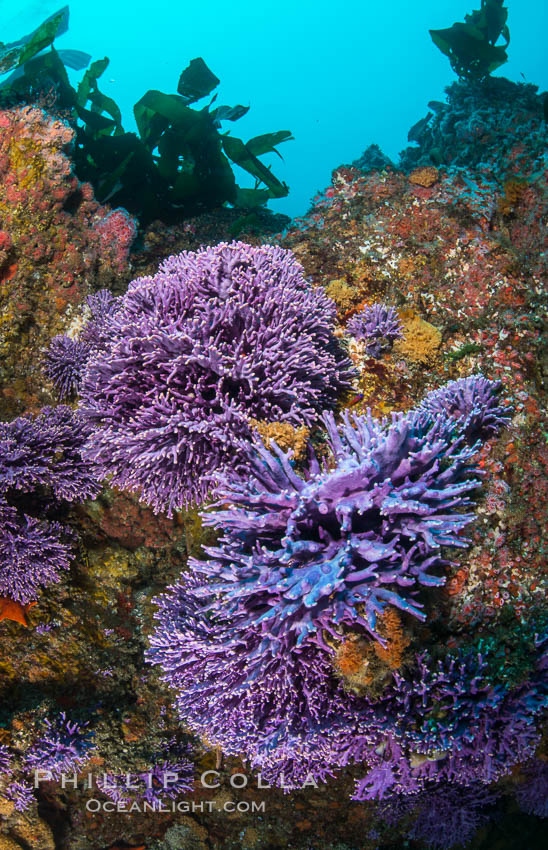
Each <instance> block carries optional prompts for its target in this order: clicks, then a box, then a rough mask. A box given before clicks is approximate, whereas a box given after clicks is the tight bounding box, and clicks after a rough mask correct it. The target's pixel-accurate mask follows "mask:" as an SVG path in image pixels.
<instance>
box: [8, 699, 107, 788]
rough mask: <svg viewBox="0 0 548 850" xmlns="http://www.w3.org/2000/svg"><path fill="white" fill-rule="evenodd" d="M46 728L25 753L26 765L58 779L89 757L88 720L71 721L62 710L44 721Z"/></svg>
mask: <svg viewBox="0 0 548 850" xmlns="http://www.w3.org/2000/svg"><path fill="white" fill-rule="evenodd" d="M44 726H45V730H44V731H43V732H42V734H41V735H40V736H39V738H38V739H37V740H36V741H35V742H34V744H33V745H32V746H31V747H30V748H29V750H28V751H27V753H26V754H25V769H26V770H30V771H38V770H40V771H44V772H46V773H49V774H51V777H52V778H54V779H59V778H60V777H61V776H62V774H63V773H73V772H75V771H77V770H79V768H80V767H81V766H82V765H83V764H84V762H85V761H87V759H88V758H89V755H90V751H91V749H92V747H93V743H92V734H91V732H90V731H88V729H87V723H84V724H83V725H79V724H78V723H73V722H72V721H71V720H69V718H68V717H67V716H66V714H65V712H62V713H61V714H59V715H58V716H57V717H56V718H55V719H54V720H49V719H46V720H45V721H44Z"/></svg>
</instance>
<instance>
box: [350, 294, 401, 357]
mask: <svg viewBox="0 0 548 850" xmlns="http://www.w3.org/2000/svg"><path fill="white" fill-rule="evenodd" d="M346 329H347V331H348V333H349V334H352V336H354V337H356V339H360V340H364V342H365V351H366V353H367V354H368V355H369V357H374V358H375V359H376V360H378V359H379V358H380V357H381V356H382V354H383V352H385V351H389V350H390V349H391V348H392V345H393V344H394V340H395V339H398V338H400V337H402V336H403V325H402V324H401V322H400V320H399V317H398V314H397V312H396V310H395V309H394V307H387V306H386V304H373V305H372V306H370V307H364V309H363V310H360V312H359V313H356V315H355V316H352V318H351V319H350V321H349V322H348V325H347V326H346Z"/></svg>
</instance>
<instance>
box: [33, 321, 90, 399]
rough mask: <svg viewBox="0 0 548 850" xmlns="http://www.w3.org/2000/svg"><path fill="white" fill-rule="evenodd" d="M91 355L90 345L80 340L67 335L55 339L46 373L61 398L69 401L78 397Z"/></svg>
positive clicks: (49, 352) (51, 345) (46, 365)
mask: <svg viewBox="0 0 548 850" xmlns="http://www.w3.org/2000/svg"><path fill="white" fill-rule="evenodd" d="M89 354H90V348H89V345H87V344H86V343H84V342H81V341H80V340H79V339H72V337H70V336H67V335H66V334H60V335H59V336H54V337H53V339H52V340H51V342H50V344H49V348H48V351H47V354H46V360H45V364H44V371H45V373H46V375H47V377H48V378H49V379H50V381H51V382H52V384H53V386H54V387H55V390H56V392H57V395H58V396H59V398H61V399H67V398H70V397H71V396H74V395H76V393H77V392H78V390H79V388H80V381H81V380H82V373H83V371H84V366H85V365H86V363H87V361H88V357H89Z"/></svg>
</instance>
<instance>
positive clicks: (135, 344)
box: [81, 242, 352, 513]
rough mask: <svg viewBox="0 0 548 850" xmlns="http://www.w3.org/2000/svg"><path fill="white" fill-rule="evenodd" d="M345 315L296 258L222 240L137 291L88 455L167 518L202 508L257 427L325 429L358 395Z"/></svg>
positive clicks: (98, 380) (124, 315)
mask: <svg viewBox="0 0 548 850" xmlns="http://www.w3.org/2000/svg"><path fill="white" fill-rule="evenodd" d="M334 316H335V306H334V304H333V303H332V302H331V301H330V300H329V299H328V298H327V296H326V295H325V294H324V293H323V291H322V290H321V289H313V288H312V287H311V286H310V285H309V284H308V283H307V282H306V280H305V279H304V277H303V272H302V268H301V266H300V265H299V264H298V263H297V262H296V261H295V259H294V257H293V256H292V254H291V253H290V252H289V251H285V250H283V249H281V248H277V247H272V246H261V247H253V246H251V245H247V244H245V243H242V242H233V243H231V244H227V243H221V244H219V245H217V246H215V247H213V248H204V249H201V250H200V251H198V252H183V253H182V254H179V255H178V256H174V257H170V258H168V259H167V260H165V261H164V263H163V264H162V265H161V266H160V269H159V271H158V273H157V274H156V275H155V276H154V277H144V278H140V279H138V280H136V281H134V282H133V283H132V284H130V286H129V289H128V291H127V293H126V295H124V296H123V297H122V298H121V299H119V302H118V305H117V312H115V313H114V315H112V316H110V317H109V319H108V339H105V336H107V335H104V337H103V340H102V345H101V346H100V349H101V350H98V351H97V352H96V354H95V355H94V356H92V357H91V358H90V361H89V363H88V366H87V368H86V371H85V374H84V378H83V382H82V390H81V395H82V408H83V410H84V412H85V415H86V417H87V418H88V421H89V422H90V423H91V424H92V426H93V434H92V435H91V436H90V440H89V444H88V447H87V457H88V458H90V459H91V460H92V461H93V462H94V463H96V464H97V465H98V467H99V468H100V470H101V473H102V475H103V476H108V475H110V476H112V480H113V482H114V483H115V484H117V485H118V486H120V487H123V488H127V489H130V490H133V491H136V492H138V493H140V495H141V496H142V498H143V499H144V500H145V501H146V502H148V503H149V504H151V505H152V506H153V508H154V509H155V510H156V511H158V510H167V512H168V513H171V512H172V511H173V510H174V509H176V508H180V507H182V506H183V505H185V504H187V503H189V502H191V501H195V500H200V499H202V498H203V497H204V496H205V495H206V494H207V492H208V491H209V489H210V487H211V484H212V479H213V478H214V475H215V473H216V472H217V470H219V469H222V468H223V467H225V466H234V465H236V464H237V463H238V460H237V459H236V457H235V455H236V453H237V452H239V451H240V440H241V438H248V437H249V436H250V428H249V420H250V419H255V420H264V419H268V420H269V421H274V420H280V421H283V422H288V423H290V424H294V425H299V424H302V423H305V424H307V425H311V424H312V423H313V422H314V421H316V419H317V416H318V414H319V412H320V411H322V410H323V409H324V408H326V407H331V406H333V405H334V403H335V401H336V399H337V396H338V395H339V394H340V392H341V391H342V390H344V389H345V388H347V387H348V386H349V382H350V377H351V375H352V372H351V364H350V361H349V360H348V359H347V358H346V357H345V356H344V355H343V354H342V350H341V349H339V348H338V347H337V343H336V339H335V338H334V336H333V322H334Z"/></svg>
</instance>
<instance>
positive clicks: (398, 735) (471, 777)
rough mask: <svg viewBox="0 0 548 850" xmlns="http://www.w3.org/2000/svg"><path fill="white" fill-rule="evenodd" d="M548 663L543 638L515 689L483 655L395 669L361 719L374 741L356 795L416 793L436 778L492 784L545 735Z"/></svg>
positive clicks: (362, 727)
mask: <svg viewBox="0 0 548 850" xmlns="http://www.w3.org/2000/svg"><path fill="white" fill-rule="evenodd" d="M546 667H547V658H546V639H544V638H543V639H542V640H540V641H538V642H537V652H536V660H535V669H534V671H533V673H532V675H531V676H530V678H529V679H528V680H527V681H526V682H524V683H523V684H522V685H520V686H519V687H518V688H515V689H512V690H510V689H508V688H506V687H503V686H500V685H492V684H490V683H489V681H488V676H487V664H486V662H485V660H484V659H483V658H482V657H481V655H474V654H472V653H468V654H465V653H461V654H459V655H457V656H447V658H446V659H444V660H443V661H439V662H437V663H434V662H433V661H432V660H431V659H430V658H429V657H428V655H426V654H424V655H423V656H419V658H418V659H417V668H416V670H415V671H413V675H412V676H405V677H404V676H401V675H399V674H397V673H396V674H395V675H394V682H393V684H392V685H391V686H390V688H388V689H387V691H386V692H385V693H384V694H383V697H382V698H381V699H380V700H379V701H378V702H377V703H375V704H372V703H370V704H369V708H368V711H367V712H365V713H364V715H363V718H362V719H361V720H359V723H358V730H359V735H363V736H365V737H366V738H367V737H369V740H370V741H372V742H373V743H374V744H375V746H372V747H371V748H370V751H369V753H368V755H367V761H368V765H369V768H370V769H369V772H368V774H367V775H366V776H365V777H364V778H363V779H362V780H360V781H358V783H357V785H356V792H355V794H354V797H353V799H355V800H371V799H382V798H383V797H384V796H386V795H387V794H413V793H416V792H418V791H420V790H421V789H422V788H424V787H425V785H426V784H427V783H431V782H436V783H439V782H448V783H450V784H452V785H461V786H470V785H473V784H474V783H482V784H483V785H487V784H489V783H491V782H494V781H496V780H497V779H499V778H500V777H501V776H505V775H506V774H507V773H509V772H510V771H511V769H512V767H513V765H515V764H519V763H521V762H523V761H527V760H528V759H530V758H531V757H532V756H533V754H534V752H535V750H536V748H537V747H538V745H539V742H540V739H541V731H540V729H539V728H538V724H537V720H538V719H539V718H540V717H541V715H542V714H543V712H545V711H546V709H547V708H548V681H547V677H546ZM376 733H378V737H377V736H376ZM381 773H382V782H380V778H381Z"/></svg>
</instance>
